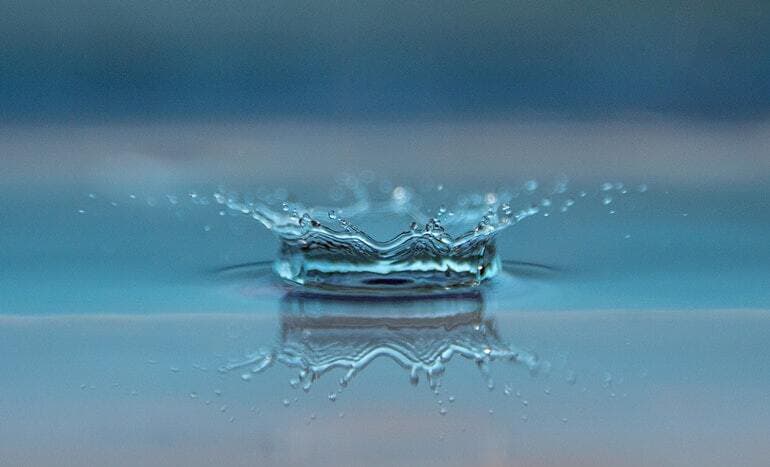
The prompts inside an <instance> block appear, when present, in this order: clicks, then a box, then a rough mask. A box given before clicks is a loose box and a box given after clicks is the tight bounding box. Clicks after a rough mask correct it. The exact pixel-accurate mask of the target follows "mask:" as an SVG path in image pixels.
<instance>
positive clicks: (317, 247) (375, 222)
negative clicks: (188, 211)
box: [213, 177, 646, 295]
mask: <svg viewBox="0 0 770 467" xmlns="http://www.w3.org/2000/svg"><path fill="white" fill-rule="evenodd" d="M645 188H646V187H645ZM335 190H336V191H334V193H335V194H334V196H332V198H333V199H335V200H336V201H338V202H339V203H340V205H341V206H336V207H332V206H306V205H304V204H302V203H299V202H296V201H293V200H290V199H289V196H288V193H287V192H286V190H275V191H272V192H263V193H260V194H258V195H243V194H239V193H237V192H233V191H227V190H224V189H220V190H219V191H217V192H216V193H214V196H213V198H214V200H215V201H216V203H218V204H219V205H222V206H224V207H226V208H227V209H229V210H230V211H231V212H234V213H237V214H242V215H246V216H250V217H252V218H253V219H255V220H257V221H259V222H260V223H262V224H263V225H264V226H265V227H266V228H268V229H269V230H271V231H272V232H274V233H275V234H276V235H277V237H278V238H279V239H280V241H281V246H280V250H279V257H278V259H277V260H276V261H275V263H274V270H275V272H276V273H277V274H278V275H279V276H280V277H281V278H283V279H284V280H286V281H288V282H290V283H294V284H299V285H302V286H306V287H312V288H315V289H319V290H327V291H332V292H335V293H339V292H343V293H363V294H366V295H369V294H372V293H387V292H394V293H395V294H403V293H404V292H405V291H418V292H433V291H439V293H441V292H442V291H446V290H448V289H457V288H467V287H473V286H477V285H479V284H480V283H481V282H483V281H484V280H486V279H489V278H491V277H494V276H495V275H496V274H497V273H498V272H499V270H500V260H499V258H498V255H497V251H496V248H495V238H496V236H497V235H499V234H500V233H501V232H502V231H504V230H505V229H507V228H509V227H511V226H513V225H516V224H518V223H520V222H522V221H524V220H525V219H527V218H530V217H532V216H535V215H543V216H548V215H550V214H551V213H555V212H566V211H567V210H569V209H571V208H572V207H573V206H574V205H575V204H576V201H577V200H579V199H581V198H585V192H580V193H579V194H577V195H571V194H570V193H569V190H568V183H567V181H566V180H560V181H558V182H557V183H555V184H553V185H552V186H550V187H546V186H544V185H542V184H540V183H538V182H536V181H534V180H530V181H528V182H526V183H524V184H522V185H521V186H520V187H518V188H517V189H510V190H498V191H489V192H483V193H475V194H470V195H463V196H457V197H455V198H452V196H451V195H450V194H449V193H448V190H444V189H443V185H439V187H438V188H434V189H428V190H425V189H423V190H421V191H420V190H415V189H412V188H410V187H407V186H395V187H393V186H391V185H390V184H387V183H386V184H383V185H382V186H381V189H380V190H379V191H376V190H371V189H369V187H368V186H367V184H366V183H364V182H363V181H361V180H360V179H358V178H355V177H343V179H342V180H341V181H340V184H339V185H338V186H336V187H335ZM613 190H615V191H618V190H623V191H624V192H627V191H626V190H625V188H624V185H623V184H622V183H609V182H607V183H605V184H603V185H602V186H601V187H600V190H599V195H600V196H601V197H602V199H603V200H604V204H605V205H606V204H608V203H607V202H606V199H607V198H608V197H609V192H610V191H613ZM640 191H641V190H640ZM343 192H346V193H348V198H349V200H348V202H347V203H343V198H344V195H343V194H342V193H343ZM398 226H402V227H400V228H399V227H398ZM394 227H395V233H393V229H394ZM389 230H390V232H389Z"/></svg>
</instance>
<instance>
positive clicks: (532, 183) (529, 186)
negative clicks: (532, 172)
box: [524, 180, 538, 191]
mask: <svg viewBox="0 0 770 467" xmlns="http://www.w3.org/2000/svg"><path fill="white" fill-rule="evenodd" d="M537 187H538V184H537V180H527V182H526V183H524V189H525V190H527V191H535V190H537Z"/></svg>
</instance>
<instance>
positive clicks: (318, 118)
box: [0, 0, 770, 183]
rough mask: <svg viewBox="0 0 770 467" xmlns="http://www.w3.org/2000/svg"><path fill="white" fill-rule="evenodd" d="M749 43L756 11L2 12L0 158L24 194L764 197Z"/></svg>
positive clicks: (566, 6) (762, 51)
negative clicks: (230, 186)
mask: <svg viewBox="0 0 770 467" xmlns="http://www.w3.org/2000/svg"><path fill="white" fill-rule="evenodd" d="M768 30H770V6H768V4H767V3H766V2H763V1H761V0H745V1H743V0H742V1H737V2H719V1H704V2H690V1H652V2H620V3H613V2H600V1H586V2H568V1H552V0H546V1H538V2H524V1H515V2H480V3H477V2H463V1H447V2H440V3H436V2H417V3H415V2H397V1H395V2H394V1H388V2H355V1H333V2H299V1H294V0H289V1H261V2H252V1H224V2H203V1H194V0H190V1H187V0H186V1H176V0H172V1H142V2H125V1H118V0H106V1H101V2H93V1H88V0H72V1H67V2H61V1H40V0H31V1H23V2H22V1H13V0H4V1H2V2H0V44H2V47H0V151H2V154H3V159H4V165H5V166H6V167H5V169H6V170H5V172H6V174H11V175H13V176H16V177H17V178H18V177H19V176H23V178H25V179H30V178H33V179H37V180H41V179H46V180H50V179H51V178H57V179H58V178H61V176H62V174H70V175H73V176H75V175H76V176H79V177H86V176H92V178H94V179H97V180H104V177H110V176H111V174H112V177H113V178H114V174H115V173H116V171H120V172H121V174H120V178H121V179H122V178H125V177H126V176H129V175H131V174H134V175H136V176H138V177H139V178H141V179H143V180H146V179H152V178H158V177H165V178H164V180H167V179H168V178H169V177H172V175H174V174H176V175H175V176H177V177H180V176H181V177H183V178H186V179H189V178H196V177H197V178H207V179H210V178H211V177H212V175H215V176H221V177H222V178H232V177H244V176H248V177H257V174H258V173H259V174H262V175H270V176H275V175H280V176H283V177H287V178H288V179H291V178H292V177H294V178H295V179H296V180H302V179H306V178H307V175H308V170H310V171H311V172H312V173H314V174H316V175H319V176H326V175H329V174H331V173H332V172H333V171H334V170H338V169H339V168H340V167H347V168H350V169H359V168H371V169H375V170H376V171H377V172H378V173H386V174H393V175H395V176H408V175H409V174H414V173H415V169H419V170H421V171H426V170H430V171H431V172H432V173H434V174H437V175H438V176H439V177H444V178H446V177H449V178H451V177H453V176H454V177H462V178H467V177H469V176H475V177H477V178H485V177H490V176H501V177H507V178H510V177H522V176H538V175H543V174H545V175H548V174H550V173H553V172H559V173H566V174H567V175H570V176H586V177H588V176H591V175H595V174H597V172H600V173H603V174H606V175H607V176H619V177H621V176H626V177H627V176H629V174H631V175H634V176H638V177H644V176H652V177H658V176H660V177H663V178H664V179H667V180H673V181H676V182H683V181H684V182H691V183H723V182H727V183H747V182H752V183H762V182H764V181H766V180H767V179H768V174H769V173H770V163H768V159H770V157H768V155H767V149H766V148H768V147H770V136H768V135H769V134H770V130H769V129H768V125H767V118H768V112H769V111H770V59H768V57H770V34H767V31H768ZM309 160H312V161H324V163H311V164H310V165H308V161H309ZM53 162H55V164H56V171H55V173H51V172H50V171H46V170H42V169H43V168H44V167H48V166H49V164H51V163H53ZM501 171H502V173H501ZM5 178H8V177H5ZM111 182H114V180H111Z"/></svg>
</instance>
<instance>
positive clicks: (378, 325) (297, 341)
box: [222, 292, 540, 390]
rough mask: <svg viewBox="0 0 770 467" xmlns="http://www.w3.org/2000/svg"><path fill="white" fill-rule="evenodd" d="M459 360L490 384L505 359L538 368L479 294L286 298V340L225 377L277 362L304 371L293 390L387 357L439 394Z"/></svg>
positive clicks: (350, 374) (283, 327)
mask: <svg viewBox="0 0 770 467" xmlns="http://www.w3.org/2000/svg"><path fill="white" fill-rule="evenodd" d="M455 355H459V356H462V357H465V358H467V359H469V360H472V361H473V362H475V363H476V364H477V365H478V367H479V369H480V370H481V372H482V375H483V376H484V377H485V378H486V379H487V383H488V385H490V387H491V385H492V381H491V379H490V376H489V369H488V365H489V363H490V362H492V361H495V360H504V361H510V362H514V363H521V364H523V365H525V366H526V367H527V368H528V369H529V370H530V371H537V370H538V369H539V368H540V364H539V362H538V359H537V357H536V356H534V355H533V354H530V353H527V352H524V351H521V350H519V349H516V348H514V347H512V346H510V345H508V344H506V343H504V342H503V341H502V340H501V339H500V337H499V336H498V334H497V332H496V330H495V327H494V322H493V321H492V320H491V319H486V318H484V315H483V298H482V295H481V294H480V293H478V292H474V293H465V294H447V295H444V296H439V297H430V298H428V297H422V298H414V297H411V298H401V299H396V300H394V299H392V298H391V299H389V300H383V299H381V298H377V297H358V298H352V299H351V298H350V297H346V298H342V297H336V298H335V297H329V296H323V295H310V294H305V293H289V294H287V295H286V296H285V297H284V299H283V309H282V314H281V342H280V343H279V344H278V346H277V347H276V348H275V349H273V350H268V351H260V352H257V353H255V354H253V355H251V356H249V357H248V358H247V359H245V360H244V361H240V362H234V363H231V364H228V365H226V366H225V367H223V368H222V371H224V372H228V371H235V370H241V371H244V372H245V373H244V374H243V377H244V378H250V377H251V374H254V373H260V372H262V371H264V370H265V369H267V368H268V367H270V366H272V365H273V364H274V363H275V362H279V363H282V364H284V365H286V366H288V367H291V368H296V369H298V370H299V375H298V378H297V379H296V380H293V383H292V384H294V385H300V384H301V385H302V386H303V388H304V389H306V390H308V389H310V386H311V385H312V383H313V381H315V380H316V379H318V378H320V377H321V376H322V375H323V374H324V373H327V372H329V371H331V370H334V369H338V370H342V371H344V372H345V373H344V375H343V376H342V378H341V379H340V384H341V385H342V386H346V385H347V384H348V382H349V381H350V380H351V379H352V378H353V377H354V376H356V375H357V374H358V373H360V372H361V371H363V370H364V369H365V368H366V367H367V366H368V365H369V364H370V363H371V362H372V361H374V360H375V359H377V358H379V357H388V358H390V359H391V360H393V361H395V362H396V363H397V364H398V365H400V366H401V367H403V368H404V369H406V370H408V371H409V375H410V381H411V382H412V384H417V383H418V381H419V378H420V374H424V375H425V376H426V378H427V381H428V384H429V385H430V386H431V387H432V388H435V386H436V384H437V378H438V377H440V376H441V375H442V374H443V373H444V371H445V369H446V364H447V363H448V362H449V361H450V360H451V359H452V358H453V357H454V356H455Z"/></svg>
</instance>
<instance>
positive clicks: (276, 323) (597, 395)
mask: <svg viewBox="0 0 770 467" xmlns="http://www.w3.org/2000/svg"><path fill="white" fill-rule="evenodd" d="M161 165H162V164H161ZM176 167H179V166H178V165H177V166H176ZM692 167H693V170H696V169H697V167H696V165H695V164H694V165H692ZM51 170H59V169H51ZM84 170H85V169H84ZM152 170H156V169H155V168H152V167H151V169H150V171H152ZM596 170H597V172H601V167H600V166H597V167H596ZM62 172H65V171H64V170H63V169H62ZM648 172H649V173H648V174H647V175H646V176H637V177H634V176H633V174H630V175H629V174H627V175H628V176H627V177H626V178H623V179H622V180H621V178H620V177H616V176H608V177H606V178H599V179H593V178H591V179H589V178H588V177H582V178H581V177H576V178H574V179H571V180H570V184H571V186H572V185H574V187H575V188H574V190H575V192H577V193H579V191H581V190H583V189H586V190H588V191H589V192H590V194H591V196H590V197H589V198H590V202H576V203H575V204H574V206H571V207H570V209H569V210H568V211H567V212H564V213H562V212H558V211H557V212H553V213H552V215H549V216H544V215H542V214H543V213H538V215H535V216H532V217H530V218H527V219H525V220H524V221H522V222H521V223H518V224H516V225H512V226H510V227H509V228H507V229H505V231H504V232H501V233H500V234H499V235H498V236H497V237H496V239H495V242H496V246H497V253H498V255H499V256H500V258H501V260H502V263H501V264H502V265H503V268H502V271H501V272H500V274H498V276H496V277H494V278H490V279H489V281H485V282H484V283H483V284H481V285H480V286H479V287H475V288H472V290H471V291H470V292H468V291H462V290H461V291H450V293H447V294H443V295H439V296H438V297H433V298H431V299H425V298H414V297H411V298H409V297H407V298H405V299H403V298H402V299H399V300H392V299H387V298H386V299H383V298H376V299H372V298H363V299H362V298H360V297H359V298H357V299H355V300H348V299H345V298H340V297H331V298H330V297H327V296H318V295H316V294H313V293H304V292H303V290H302V289H299V291H298V289H297V288H296V287H294V288H291V287H288V286H287V285H285V284H284V283H281V282H280V281H279V280H278V279H277V278H276V277H275V275H274V274H273V273H272V272H271V270H270V262H272V260H273V259H275V258H276V255H277V252H278V249H279V246H280V242H279V240H278V239H277V238H276V236H275V235H274V234H273V233H271V232H270V231H268V230H267V229H265V227H264V226H263V225H262V223H260V222H257V221H255V220H254V219H252V218H251V217H249V216H243V215H237V213H236V215H232V214H231V213H230V212H228V211H226V212H225V213H224V215H221V214H220V212H219V211H220V206H218V205H217V203H216V202H215V201H214V200H213V197H212V199H211V200H209V202H208V203H201V202H200V200H197V201H195V200H194V199H193V198H194V197H192V196H190V194H191V193H195V194H196V196H202V195H205V194H208V195H209V196H210V195H212V194H213V193H214V192H215V191H216V190H217V189H218V188H217V184H218V183H220V180H213V178H216V177H214V176H212V177H211V178H212V179H211V180H203V182H201V181H200V180H192V177H190V180H187V179H185V176H184V174H182V175H180V176H179V178H177V179H174V180H170V179H164V180H158V179H154V180H152V181H148V179H146V178H145V179H142V178H141V177H138V178H135V179H130V177H128V176H127V177H126V180H123V182H122V183H121V184H116V185H114V186H112V185H111V184H110V183H106V182H103V181H101V182H95V181H94V180H95V179H94V178H88V177H85V176H83V177H75V178H74V179H72V180H68V179H66V177H62V178H61V179H60V180H58V181H57V183H51V182H50V180H49V181H48V182H40V181H39V180H38V181H37V182H35V183H31V182H30V183H24V180H23V179H17V180H14V181H13V182H12V183H7V184H6V185H4V186H3V188H2V189H0V199H2V202H1V203H0V219H2V223H1V224H0V245H2V251H1V252H0V258H1V260H2V264H3V267H2V269H1V270H0V354H2V355H3V358H2V359H0V440H2V442H0V464H2V465H99V464H104V465H107V464H109V465H211V464H213V463H217V464H222V465H307V464H314V465H397V464H402V465H444V466H448V465H566V464H569V465H726V464H740V465H763V464H764V463H765V460H766V459H767V458H769V457H770V450H769V448H768V447H767V444H766V443H765V442H763V441H764V440H765V439H767V438H768V436H770V400H769V399H768V397H769V396H768V394H769V393H768V388H770V370H768V365H767V362H768V356H769V355H770V354H769V353H768V350H767V340H768V336H770V309H769V308H768V304H769V303H770V289H768V287H767V284H768V283H770V267H768V258H770V243H768V242H767V236H768V233H770V216H768V214H767V213H768V212H770V211H768V208H770V196H768V193H767V185H766V184H763V183H755V182H753V181H747V182H745V183H714V182H713V181H712V182H711V184H706V183H684V182H681V181H679V182H677V181H673V180H672V179H671V178H670V177H666V176H663V175H662V174H660V173H659V176H655V174H654V170H649V171H648ZM391 175H392V174H391ZM503 175H504V174H503ZM223 178H226V177H223ZM269 178H270V177H262V178H260V176H258V175H255V176H254V180H252V181H251V182H250V183H246V184H245V185H247V186H246V187H244V186H243V184H242V185H241V186H240V187H239V190H241V191H243V190H244V189H247V188H252V189H259V187H261V186H271V187H275V186H283V187H286V188H288V189H289V190H288V191H290V192H291V193H293V194H295V195H296V196H298V197H299V198H303V199H308V198H314V197H316V196H321V195H319V193H321V194H328V193H326V191H327V190H326V188H328V186H329V185H328V183H327V181H325V180H313V181H312V182H310V183H308V182H307V180H312V178H303V179H302V180H303V181H304V183H298V182H297V179H293V178H292V177H290V176H286V177H285V178H284V179H275V178H273V179H269ZM300 178H301V177H300ZM501 178H505V177H504V176H498V177H497V180H499V179H501ZM30 179H31V178H30ZM510 179H511V183H514V184H521V183H524V182H525V181H526V179H518V178H516V177H513V176H511V177H510ZM554 179H555V178H542V179H541V180H546V181H551V180H554ZM607 180H609V181H612V182H617V181H623V182H625V183H626V185H627V186H634V187H636V186H638V185H639V184H642V183H643V184H645V185H647V187H648V189H647V190H646V191H645V192H644V193H639V192H635V193H633V194H631V193H629V194H628V195H627V196H626V195H620V194H615V195H614V196H613V200H612V202H611V203H609V204H605V203H604V202H603V191H602V189H601V184H602V183H603V182H605V181H607ZM450 182H451V183H450ZM450 182H447V183H445V185H444V190H447V191H449V190H455V191H454V192H455V193H457V192H469V191H473V190H478V187H479V181H478V180H477V179H475V180H471V177H468V179H467V180H463V179H459V180H458V179H457V178H456V177H455V178H454V179H452V180H450ZM481 183H482V184H483V181H482V182H481ZM543 183H545V182H543ZM501 185H502V182H498V181H495V187H496V188H497V187H500V186H501ZM431 186H436V183H435V182H431ZM571 189H572V188H571ZM578 201H579V200H578ZM557 207H558V205H557ZM370 220H371V219H370ZM370 220H369V221H370ZM367 222H368V221H367ZM399 222H400V221H399ZM374 223H375V224H376V222H374ZM403 225H408V223H406V224H403ZM388 227H389V226H374V227H373V229H374V230H377V231H378V232H379V231H382V232H385V233H384V234H383V235H390V234H392V233H394V232H395V233H397V232H399V231H401V230H402V229H403V227H402V224H399V227H395V228H392V226H390V227H391V229H390V230H393V231H394V232H391V231H390V230H389V228H388ZM378 229H380V230H378ZM266 359H267V360H266ZM415 367H416V368H417V370H415ZM351 371H352V372H351ZM431 372H433V375H431V376H430V377H429V376H428V374H429V373H431ZM415 376H416V377H415ZM307 383H310V384H307Z"/></svg>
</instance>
